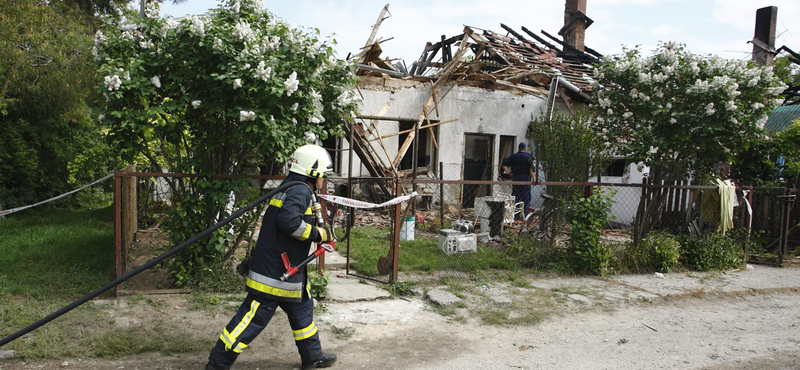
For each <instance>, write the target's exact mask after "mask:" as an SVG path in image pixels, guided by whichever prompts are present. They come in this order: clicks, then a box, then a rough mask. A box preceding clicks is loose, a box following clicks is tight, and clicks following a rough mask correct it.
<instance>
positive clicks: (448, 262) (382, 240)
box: [350, 226, 520, 276]
mask: <svg viewBox="0 0 800 370" xmlns="http://www.w3.org/2000/svg"><path fill="white" fill-rule="evenodd" d="M350 235H351V238H352V239H351V246H350V253H351V255H350V257H351V258H352V260H351V261H352V264H353V266H354V267H355V269H356V270H358V271H359V272H360V273H362V274H365V275H367V276H377V275H378V258H380V257H383V256H386V254H387V253H388V252H389V230H388V229H382V228H379V227H374V226H363V227H355V228H353V230H352V231H351V234H350ZM519 267H520V266H519V264H518V263H517V261H516V260H515V259H514V258H512V256H509V255H508V254H507V253H506V252H504V251H503V250H502V249H499V248H494V247H489V246H482V245H479V246H478V251H477V252H475V253H466V254H458V255H448V254H445V253H444V252H442V251H440V250H439V246H438V244H437V241H436V239H435V238H430V237H426V236H422V235H420V236H418V237H417V238H416V240H414V241H403V242H401V243H400V265H399V267H398V268H399V270H400V271H403V272H410V271H417V272H420V271H421V272H431V271H437V270H456V271H464V272H473V271H477V270H487V269H504V270H515V269H519Z"/></svg>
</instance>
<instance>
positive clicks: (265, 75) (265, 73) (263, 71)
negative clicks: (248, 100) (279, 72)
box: [253, 60, 272, 81]
mask: <svg viewBox="0 0 800 370" xmlns="http://www.w3.org/2000/svg"><path fill="white" fill-rule="evenodd" d="M271 75H272V67H267V66H266V63H265V62H264V61H263V60H262V61H260V62H258V66H256V73H255V75H254V76H253V77H255V78H258V79H261V80H262V81H267V80H268V79H269V78H270V76H271Z"/></svg>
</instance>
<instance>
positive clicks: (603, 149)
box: [528, 110, 610, 241]
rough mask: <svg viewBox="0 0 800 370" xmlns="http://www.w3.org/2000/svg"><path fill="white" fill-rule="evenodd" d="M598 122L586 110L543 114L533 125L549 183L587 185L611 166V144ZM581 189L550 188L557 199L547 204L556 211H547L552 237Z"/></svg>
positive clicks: (531, 134)
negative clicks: (609, 149) (561, 182)
mask: <svg viewBox="0 0 800 370" xmlns="http://www.w3.org/2000/svg"><path fill="white" fill-rule="evenodd" d="M595 123H596V122H595V121H594V117H593V116H592V114H591V113H590V112H588V111H586V110H578V111H576V112H575V113H562V112H554V114H553V116H552V118H548V117H547V115H546V114H544V113H542V114H540V115H539V117H538V118H536V119H534V120H533V121H532V122H531V124H530V126H529V127H528V137H530V138H531V140H533V142H534V144H535V145H536V148H537V149H536V150H537V151H538V153H539V154H538V155H539V157H538V159H539V162H540V163H541V168H542V171H543V172H544V174H545V178H546V180H547V181H565V182H586V181H589V179H590V178H591V177H593V176H597V175H598V174H599V173H600V172H602V171H603V170H604V169H605V168H606V167H607V166H608V164H609V162H610V161H609V159H610V156H609V153H608V147H607V141H606V140H605V139H604V137H603V133H602V132H600V131H598V130H597V129H596V127H595ZM580 190H581V189H580V188H578V187H570V186H553V187H549V188H548V189H547V192H548V193H549V194H550V195H552V196H553V197H554V198H555V200H556V201H555V202H547V203H545V205H546V206H547V207H550V208H552V211H551V210H550V209H548V210H546V212H547V213H549V214H551V217H550V218H549V222H550V223H551V226H550V227H552V230H554V232H553V233H552V234H551V237H552V238H555V236H556V234H557V230H560V229H561V227H562V226H563V225H564V223H565V222H566V217H565V213H564V212H565V208H566V207H564V205H565V204H566V202H567V201H568V200H569V199H570V198H571V197H572V196H573V195H575V194H576V193H579V192H580ZM552 238H551V241H552Z"/></svg>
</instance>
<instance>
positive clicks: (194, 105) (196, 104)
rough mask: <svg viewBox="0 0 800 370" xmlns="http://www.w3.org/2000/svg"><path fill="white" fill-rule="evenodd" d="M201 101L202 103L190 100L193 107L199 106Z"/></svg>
mask: <svg viewBox="0 0 800 370" xmlns="http://www.w3.org/2000/svg"><path fill="white" fill-rule="evenodd" d="M201 103H202V102H201V101H199V100H195V101H193V102H192V107H194V109H197V108H200V104H201Z"/></svg>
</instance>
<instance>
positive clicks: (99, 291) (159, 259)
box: [0, 181, 323, 347]
mask: <svg viewBox="0 0 800 370" xmlns="http://www.w3.org/2000/svg"><path fill="white" fill-rule="evenodd" d="M295 185H306V184H305V183H304V182H302V181H292V182H287V183H283V184H281V185H280V186H278V187H277V188H275V189H273V190H271V191H269V192H267V193H266V194H264V195H262V196H261V197H260V198H258V199H256V200H255V201H253V202H252V203H250V204H248V205H246V206H244V207H242V208H241V209H239V210H238V211H236V212H234V213H233V214H231V215H230V216H228V217H226V218H225V219H223V220H222V221H220V222H218V223H217V224H215V225H213V226H211V227H209V228H208V229H205V230H203V231H201V232H200V233H199V234H197V235H195V236H193V237H191V238H190V239H188V240H186V241H185V242H183V243H181V244H178V245H177V246H175V247H173V248H172V249H170V250H168V251H166V252H164V253H163V254H162V255H160V256H158V257H156V258H153V259H152V260H150V261H148V262H147V263H145V264H144V265H141V266H139V267H137V268H136V269H134V270H132V271H130V272H128V273H127V274H125V275H122V276H120V277H118V278H117V279H115V280H114V281H112V282H110V283H108V284H106V285H104V286H103V287H101V288H99V289H97V290H95V291H93V292H91V293H89V294H87V295H85V296H83V297H81V298H80V299H78V300H77V301H75V302H72V303H70V304H69V305H67V306H64V307H63V308H61V309H60V310H58V311H56V312H53V313H51V314H50V315H48V316H46V317H44V318H42V319H40V320H39V321H36V322H35V323H33V324H31V325H28V326H27V327H25V328H24V329H22V330H19V331H17V332H16V333H14V334H11V335H9V336H7V337H5V338H3V339H0V347H2V346H4V345H6V344H8V343H11V342H12V341H14V340H15V339H17V338H19V337H21V336H23V335H25V334H28V333H30V332H32V331H34V330H36V329H38V328H39V327H41V326H43V325H44V324H47V323H49V322H50V321H53V320H55V319H57V318H58V317H60V316H61V315H63V314H65V313H67V312H69V311H72V310H73V309H75V308H77V307H78V306H80V305H82V304H84V303H86V302H88V301H90V300H92V299H94V298H96V297H97V296H99V295H101V294H103V293H105V292H107V291H108V290H110V289H111V288H114V287H116V286H117V285H119V284H122V283H124V282H125V281H127V280H128V279H130V278H132V277H134V276H136V275H138V274H139V273H141V272H142V271H145V270H147V269H149V268H150V267H153V266H154V265H156V264H158V263H161V262H163V261H164V260H166V259H167V258H170V257H172V256H173V255H174V254H176V253H178V252H180V251H182V250H183V249H184V248H186V247H188V246H190V245H192V244H194V243H195V242H197V241H198V240H200V239H203V238H205V237H206V236H208V235H210V234H211V233H213V232H214V231H216V230H217V229H219V228H220V227H222V226H225V225H227V224H228V223H230V222H231V221H233V220H235V219H236V218H238V217H239V216H241V215H243V214H244V213H246V212H248V211H250V210H252V209H253V208H255V207H256V206H258V205H259V204H261V203H263V202H264V201H266V200H267V199H270V198H272V197H273V196H274V195H275V194H277V193H279V192H281V191H283V190H285V189H288V188H290V187H292V186H295ZM318 217H320V218H321V217H322V216H321V214H318ZM320 248H323V247H320ZM315 253H316V252H315ZM320 254H322V253H320ZM306 263H307V262H306Z"/></svg>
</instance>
